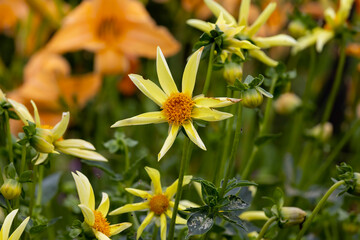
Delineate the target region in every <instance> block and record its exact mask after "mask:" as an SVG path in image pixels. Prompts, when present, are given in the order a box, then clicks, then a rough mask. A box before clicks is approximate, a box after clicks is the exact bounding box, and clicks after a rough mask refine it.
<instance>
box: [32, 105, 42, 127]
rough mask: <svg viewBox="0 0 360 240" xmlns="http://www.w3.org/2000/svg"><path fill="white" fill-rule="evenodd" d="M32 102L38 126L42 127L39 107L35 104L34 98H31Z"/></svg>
mask: <svg viewBox="0 0 360 240" xmlns="http://www.w3.org/2000/svg"><path fill="white" fill-rule="evenodd" d="M30 102H31V105H32V106H33V108H34V117H35V124H36V127H41V122H40V115H39V111H38V109H37V106H36V104H35V102H34V101H33V100H31V101H30Z"/></svg>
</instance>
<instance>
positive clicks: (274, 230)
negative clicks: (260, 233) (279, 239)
mask: <svg viewBox="0 0 360 240" xmlns="http://www.w3.org/2000/svg"><path fill="white" fill-rule="evenodd" d="M278 233H279V227H278V225H277V223H276V222H273V223H272V224H271V225H270V227H269V228H268V230H267V231H266V232H265V235H264V238H265V239H274V238H276V236H277V235H278Z"/></svg>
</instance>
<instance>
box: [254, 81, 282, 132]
mask: <svg viewBox="0 0 360 240" xmlns="http://www.w3.org/2000/svg"><path fill="white" fill-rule="evenodd" d="M277 80H278V78H274V79H273V80H272V82H271V86H270V90H269V91H270V93H271V94H274V91H275V86H276V82H277ZM272 102H273V99H272V98H268V99H267V101H266V108H265V113H264V120H263V122H262V124H261V125H260V131H259V136H262V135H264V133H266V132H267V131H268V128H269V124H270V121H269V120H270V115H271V109H272Z"/></svg>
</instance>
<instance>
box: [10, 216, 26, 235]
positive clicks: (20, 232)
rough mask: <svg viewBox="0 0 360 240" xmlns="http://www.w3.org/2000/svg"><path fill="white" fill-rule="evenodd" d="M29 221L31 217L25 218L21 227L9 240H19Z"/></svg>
mask: <svg viewBox="0 0 360 240" xmlns="http://www.w3.org/2000/svg"><path fill="white" fill-rule="evenodd" d="M29 220H30V217H27V218H25V219H24V221H23V222H22V223H21V224H20V225H19V227H17V228H16V230H15V231H14V232H13V233H12V234H11V236H10V237H9V240H19V239H20V237H21V234H22V233H23V232H24V230H25V227H26V225H27V224H28V222H29Z"/></svg>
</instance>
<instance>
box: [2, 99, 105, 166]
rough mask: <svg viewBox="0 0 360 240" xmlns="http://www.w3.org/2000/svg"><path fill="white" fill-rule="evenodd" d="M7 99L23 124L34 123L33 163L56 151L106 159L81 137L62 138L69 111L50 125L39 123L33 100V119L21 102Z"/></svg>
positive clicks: (91, 158) (95, 159)
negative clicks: (35, 154) (34, 153)
mask: <svg viewBox="0 0 360 240" xmlns="http://www.w3.org/2000/svg"><path fill="white" fill-rule="evenodd" d="M8 101H9V102H10V104H11V105H12V106H13V108H14V110H15V112H16V114H17V115H18V116H19V118H20V119H21V121H22V122H23V123H24V125H25V126H28V125H29V123H28V121H29V122H33V123H35V124H36V134H35V135H34V136H33V137H32V139H31V142H30V144H31V145H32V146H33V147H34V148H35V149H36V150H37V151H38V152H39V154H38V155H37V156H36V157H35V158H34V159H33V160H34V161H35V165H38V164H41V163H43V162H44V161H45V160H46V158H47V157H48V154H49V153H58V151H60V152H62V153H65V154H69V155H72V156H75V157H79V158H83V159H87V160H93V161H107V160H106V158H104V157H103V156H102V155H100V154H99V153H97V152H95V151H94V150H95V147H94V146H93V145H92V144H91V143H89V142H87V141H85V140H82V139H66V140H64V139H63V137H62V136H63V135H64V133H65V131H66V129H67V126H68V125H69V121H70V113H69V112H64V113H63V116H62V119H61V121H60V122H58V123H57V124H56V125H55V126H54V127H52V126H48V125H41V121H40V116H39V112H38V109H37V107H36V104H35V103H34V102H33V101H31V104H32V105H33V108H34V116H35V120H34V118H33V117H32V116H31V114H30V112H29V111H28V109H27V108H26V107H25V106H24V105H23V104H21V103H18V102H16V101H14V100H12V99H8Z"/></svg>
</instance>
